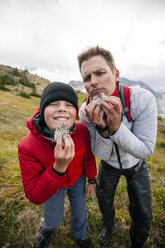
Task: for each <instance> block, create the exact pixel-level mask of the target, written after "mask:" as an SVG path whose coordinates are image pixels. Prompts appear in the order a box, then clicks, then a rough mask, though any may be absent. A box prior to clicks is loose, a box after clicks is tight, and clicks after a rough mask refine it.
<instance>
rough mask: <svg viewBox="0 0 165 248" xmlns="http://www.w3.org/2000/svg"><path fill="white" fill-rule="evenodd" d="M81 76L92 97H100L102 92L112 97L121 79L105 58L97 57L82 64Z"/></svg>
mask: <svg viewBox="0 0 165 248" xmlns="http://www.w3.org/2000/svg"><path fill="white" fill-rule="evenodd" d="M81 75H82V78H83V81H84V87H85V89H86V91H87V92H88V94H89V96H90V97H93V96H100V94H101V93H102V92H104V93H105V94H106V95H109V96H111V95H112V93H113V92H114V90H115V83H116V81H117V80H118V78H119V71H118V70H115V72H114V73H113V72H112V70H111V68H110V66H109V65H108V63H107V61H106V60H105V59H104V57H102V56H100V55H97V56H93V57H91V58H89V59H88V60H85V61H84V62H83V63H82V66H81Z"/></svg>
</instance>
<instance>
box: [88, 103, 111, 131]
mask: <svg viewBox="0 0 165 248" xmlns="http://www.w3.org/2000/svg"><path fill="white" fill-rule="evenodd" d="M85 110H86V114H87V117H88V119H89V120H90V122H92V123H93V124H94V125H96V126H99V127H100V128H104V127H106V125H107V124H106V118H105V113H104V111H103V109H102V108H101V107H100V106H99V105H98V104H97V102H96V101H93V102H91V103H89V104H88V105H87V106H86V109H85Z"/></svg>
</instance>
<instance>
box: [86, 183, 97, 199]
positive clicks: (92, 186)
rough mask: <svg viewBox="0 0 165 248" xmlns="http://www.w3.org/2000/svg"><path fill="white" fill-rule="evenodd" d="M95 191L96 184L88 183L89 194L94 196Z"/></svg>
mask: <svg viewBox="0 0 165 248" xmlns="http://www.w3.org/2000/svg"><path fill="white" fill-rule="evenodd" d="M94 192H95V184H90V183H88V185H87V190H86V194H87V196H92V195H93V194H94Z"/></svg>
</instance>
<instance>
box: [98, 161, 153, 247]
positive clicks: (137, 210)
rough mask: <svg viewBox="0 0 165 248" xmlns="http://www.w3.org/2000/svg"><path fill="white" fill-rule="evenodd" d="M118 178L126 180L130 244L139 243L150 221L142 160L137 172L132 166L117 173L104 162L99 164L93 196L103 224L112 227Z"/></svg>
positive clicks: (146, 231)
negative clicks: (97, 204)
mask: <svg viewBox="0 0 165 248" xmlns="http://www.w3.org/2000/svg"><path fill="white" fill-rule="evenodd" d="M121 175H124V176H125V177H126V180H127V192H128V195H129V212H130V216H131V219H132V223H131V230H130V232H131V239H132V240H133V241H134V242H142V243H143V242H145V241H146V240H147V237H148V235H149V233H150V225H151V220H152V202H151V188H150V179H149V174H148V168H147V162H146V161H145V160H144V161H143V163H142V165H141V167H140V168H139V169H138V171H136V167H134V168H131V169H126V170H120V169H115V168H113V167H112V166H110V165H108V164H106V163H105V162H104V161H102V162H101V163H100V167H99V175H98V178H97V184H96V195H97V198H98V202H99V207H100V210H101V213H102V215H103V221H104V224H105V225H108V226H113V225H114V222H115V208H114V196H115V191H116V187H117V185H118V182H119V179H120V176H121Z"/></svg>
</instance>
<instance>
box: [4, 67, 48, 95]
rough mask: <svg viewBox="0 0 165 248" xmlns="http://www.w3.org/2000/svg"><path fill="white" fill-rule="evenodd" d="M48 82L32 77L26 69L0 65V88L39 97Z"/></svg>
mask: <svg viewBox="0 0 165 248" xmlns="http://www.w3.org/2000/svg"><path fill="white" fill-rule="evenodd" d="M49 83H50V81H49V80H47V79H44V78H41V77H39V76H37V75H33V74H31V73H29V72H28V70H27V69H25V70H20V69H18V68H13V67H10V66H5V65H0V88H1V89H6V90H7V89H8V90H12V91H15V92H17V93H18V94H19V93H20V92H25V93H26V94H31V93H32V94H36V95H41V93H42V91H43V89H44V88H45V87H46V86H47V85H48V84H49Z"/></svg>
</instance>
